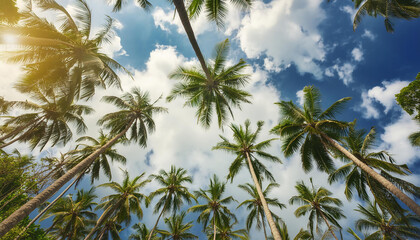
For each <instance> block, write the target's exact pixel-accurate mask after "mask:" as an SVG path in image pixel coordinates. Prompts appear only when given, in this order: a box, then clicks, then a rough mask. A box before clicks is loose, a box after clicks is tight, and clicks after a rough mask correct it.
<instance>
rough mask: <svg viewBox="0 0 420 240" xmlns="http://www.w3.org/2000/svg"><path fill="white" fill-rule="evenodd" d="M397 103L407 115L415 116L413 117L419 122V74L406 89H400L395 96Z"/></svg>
mask: <svg viewBox="0 0 420 240" xmlns="http://www.w3.org/2000/svg"><path fill="white" fill-rule="evenodd" d="M395 97H396V98H397V103H398V104H399V105H400V106H401V107H402V109H404V111H406V112H407V113H408V114H410V115H413V114H417V115H415V116H414V117H415V118H416V119H418V120H419V121H420V73H418V74H417V77H416V79H415V80H414V81H412V82H411V83H410V84H408V86H407V87H404V88H403V89H401V91H400V93H398V94H396V95H395Z"/></svg>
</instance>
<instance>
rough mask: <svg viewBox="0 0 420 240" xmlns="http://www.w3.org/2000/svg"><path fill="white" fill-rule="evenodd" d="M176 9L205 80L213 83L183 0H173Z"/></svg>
mask: <svg viewBox="0 0 420 240" xmlns="http://www.w3.org/2000/svg"><path fill="white" fill-rule="evenodd" d="M173 2H174V5H175V8H176V11H177V12H178V16H179V19H180V20H181V23H182V26H184V30H185V32H186V33H187V36H188V39H189V40H190V43H191V45H192V47H193V49H194V52H195V55H196V56H197V58H198V61H199V62H200V65H201V68H203V71H204V73H205V74H206V77H207V80H208V81H210V83H213V79H212V78H211V76H210V71H209V69H208V68H207V65H206V61H205V60H204V57H203V54H202V53H201V50H200V47H199V46H198V43H197V39H196V38H195V35H194V31H193V29H192V27H191V23H190V20H189V18H188V14H187V11H186V10H185V5H184V0H173Z"/></svg>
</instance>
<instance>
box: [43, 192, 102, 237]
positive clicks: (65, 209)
mask: <svg viewBox="0 0 420 240" xmlns="http://www.w3.org/2000/svg"><path fill="white" fill-rule="evenodd" d="M94 191H95V189H94V188H91V189H90V190H89V191H85V190H78V191H77V193H76V196H73V195H72V194H69V195H68V196H67V197H66V198H61V199H60V200H58V202H57V203H56V204H55V205H54V206H53V207H52V208H50V209H49V210H48V211H47V213H46V214H45V215H44V216H43V217H42V218H41V221H43V220H45V219H47V218H50V217H54V219H53V223H52V227H51V230H53V233H54V232H55V234H54V235H56V234H57V235H56V237H60V238H61V239H69V240H70V239H76V236H78V232H79V231H82V230H84V229H86V228H87V227H88V226H93V224H94V223H95V220H96V214H95V213H94V212H93V211H92V210H93V207H94V206H95V205H96V203H95V202H94V200H95V198H96V197H97V196H96V195H95V194H94ZM74 197H75V198H74ZM73 198H74V199H73Z"/></svg>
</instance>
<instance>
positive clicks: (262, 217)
mask: <svg viewBox="0 0 420 240" xmlns="http://www.w3.org/2000/svg"><path fill="white" fill-rule="evenodd" d="M261 222H262V227H263V230H264V237H265V240H267V239H268V238H267V231H266V229H265V222H264V216H263V215H262V214H261Z"/></svg>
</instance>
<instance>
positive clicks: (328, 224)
mask: <svg viewBox="0 0 420 240" xmlns="http://www.w3.org/2000/svg"><path fill="white" fill-rule="evenodd" d="M319 213H321V216H322V218H323V219H324V221H325V223H326V224H327V226H328V230H330V232H331V233H332V235H333V236H334V238H335V240H338V238H337V236H336V235H335V233H334V231H333V230H332V228H331V225H330V223H329V222H328V220H327V218H326V217H325V215H324V213H323V212H322V211H319Z"/></svg>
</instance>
